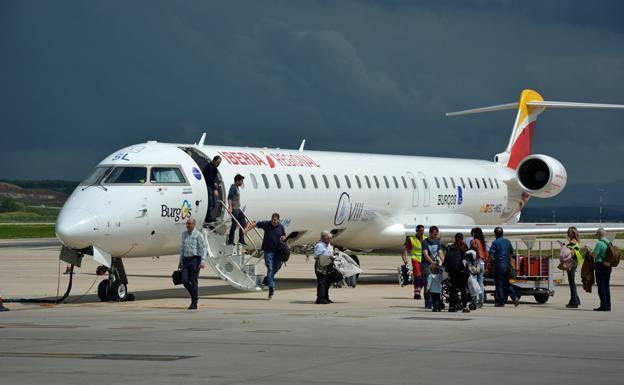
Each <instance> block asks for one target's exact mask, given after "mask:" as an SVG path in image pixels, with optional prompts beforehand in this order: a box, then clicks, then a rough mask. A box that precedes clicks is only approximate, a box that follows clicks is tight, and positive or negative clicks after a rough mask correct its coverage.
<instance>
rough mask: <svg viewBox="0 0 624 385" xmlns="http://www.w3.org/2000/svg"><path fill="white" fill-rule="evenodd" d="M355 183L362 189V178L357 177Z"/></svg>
mask: <svg viewBox="0 0 624 385" xmlns="http://www.w3.org/2000/svg"><path fill="white" fill-rule="evenodd" d="M355 183H357V186H358V188H360V189H361V188H362V182H360V177H359V176H357V175H356V176H355Z"/></svg>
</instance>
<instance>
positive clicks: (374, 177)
mask: <svg viewBox="0 0 624 385" xmlns="http://www.w3.org/2000/svg"><path fill="white" fill-rule="evenodd" d="M373 179H374V180H375V186H377V188H379V179H377V175H373Z"/></svg>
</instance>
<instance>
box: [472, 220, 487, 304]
mask: <svg viewBox="0 0 624 385" xmlns="http://www.w3.org/2000/svg"><path fill="white" fill-rule="evenodd" d="M470 235H471V236H472V240H471V241H470V250H474V252H475V253H476V257H477V263H478V266H479V267H480V269H479V270H480V272H479V273H477V274H475V277H476V279H477V282H478V283H479V287H481V294H479V298H478V301H477V302H478V303H479V304H480V306H483V304H484V303H485V286H484V285H483V275H484V274H485V270H486V266H489V262H490V259H489V258H488V253H487V251H486V248H485V238H484V237H483V230H481V228H480V227H475V228H473V229H472V230H470Z"/></svg>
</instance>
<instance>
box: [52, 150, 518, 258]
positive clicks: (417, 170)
mask: <svg viewBox="0 0 624 385" xmlns="http://www.w3.org/2000/svg"><path fill="white" fill-rule="evenodd" d="M190 153H192V156H191V155H190ZM216 155H219V156H221V158H222V162H221V164H220V166H219V168H218V170H219V173H220V179H221V180H222V191H221V197H222V200H223V201H227V192H228V190H229V187H230V185H231V184H232V183H233V181H234V176H235V175H236V174H241V175H243V176H244V177H245V180H244V182H245V183H244V185H243V186H242V187H241V188H240V194H241V202H242V207H243V210H244V212H245V214H246V216H247V217H248V218H249V219H250V220H264V219H269V218H270V216H271V214H272V213H273V212H278V213H280V215H281V218H282V223H283V224H284V226H285V228H286V232H287V233H288V234H293V237H292V239H293V241H292V244H293V245H305V244H310V243H312V242H314V241H316V240H317V239H318V236H319V232H320V231H322V230H330V231H333V232H334V233H335V234H336V236H335V240H334V242H335V243H336V244H338V245H340V246H343V247H347V248H351V249H355V250H373V249H387V248H395V247H397V246H400V245H401V244H402V242H403V240H404V237H405V234H406V231H407V230H410V231H413V226H415V225H416V224H423V225H425V226H429V225H448V224H454V225H465V226H470V225H479V224H489V225H492V224H502V223H506V222H510V221H511V222H513V221H516V220H517V218H518V214H519V211H520V210H521V209H522V207H523V205H524V203H526V199H527V198H528V197H527V196H526V194H523V190H522V188H520V187H519V185H518V183H517V181H516V180H515V178H516V173H515V171H514V170H512V169H510V168H507V167H505V166H502V165H501V164H499V163H495V162H488V161H481V160H470V159H448V158H432V157H417V156H397V155H380V154H360V153H338V152H321V151H307V150H304V151H297V150H281V149H267V148H264V149H263V148H247V147H225V146H205V145H199V146H197V145H184V144H167V143H156V142H148V143H143V144H138V145H134V146H130V147H127V148H124V149H121V150H119V151H116V152H114V153H113V154H111V155H110V156H108V157H106V158H105V159H104V160H103V161H102V162H100V164H99V165H98V166H97V168H96V171H95V172H94V175H92V176H91V177H89V178H88V179H87V180H86V181H85V182H83V183H82V184H81V185H80V186H79V187H78V188H77V189H76V190H75V191H74V192H73V194H72V195H71V197H70V198H69V200H68V201H67V203H66V204H65V206H64V207H63V209H62V211H61V213H60V215H59V218H58V222H57V235H58V237H59V239H60V240H61V241H62V242H63V243H64V244H66V245H67V246H69V247H72V248H76V249H80V248H84V247H88V246H97V247H99V248H101V249H103V250H106V251H107V252H108V253H110V254H111V255H113V256H119V257H145V256H155V255H167V254H175V253H177V252H178V251H179V244H180V234H181V233H182V232H183V231H184V222H185V220H186V218H188V217H193V218H195V219H196V220H197V222H198V225H199V224H202V223H203V221H204V218H205V216H206V211H207V208H208V189H207V187H206V184H205V180H204V177H203V175H202V173H201V167H202V166H203V163H202V160H201V159H200V158H201V157H204V158H205V159H207V160H210V159H212V157H214V156H216ZM98 173H100V174H101V175H98ZM221 214H222V215H225V217H224V219H226V220H227V219H229V218H228V217H227V213H225V211H224V210H223V211H221Z"/></svg>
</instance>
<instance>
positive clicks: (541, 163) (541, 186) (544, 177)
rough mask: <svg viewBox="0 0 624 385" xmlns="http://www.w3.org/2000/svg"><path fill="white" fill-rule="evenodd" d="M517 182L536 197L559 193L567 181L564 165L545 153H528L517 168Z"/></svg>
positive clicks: (549, 196) (547, 196)
mask: <svg viewBox="0 0 624 385" xmlns="http://www.w3.org/2000/svg"><path fill="white" fill-rule="evenodd" d="M517 177H518V183H520V187H522V189H523V190H524V191H526V192H527V193H529V194H531V195H532V196H535V197H538V198H551V197H554V196H555V195H557V194H559V193H560V192H561V191H562V190H563V188H564V187H565V185H566V183H567V181H568V174H567V173H566V170H565V167H563V165H562V164H561V162H559V161H558V160H557V159H555V158H552V157H550V156H547V155H537V154H536V155H529V156H527V157H526V158H524V159H522V161H521V162H520V164H518V169H517Z"/></svg>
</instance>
